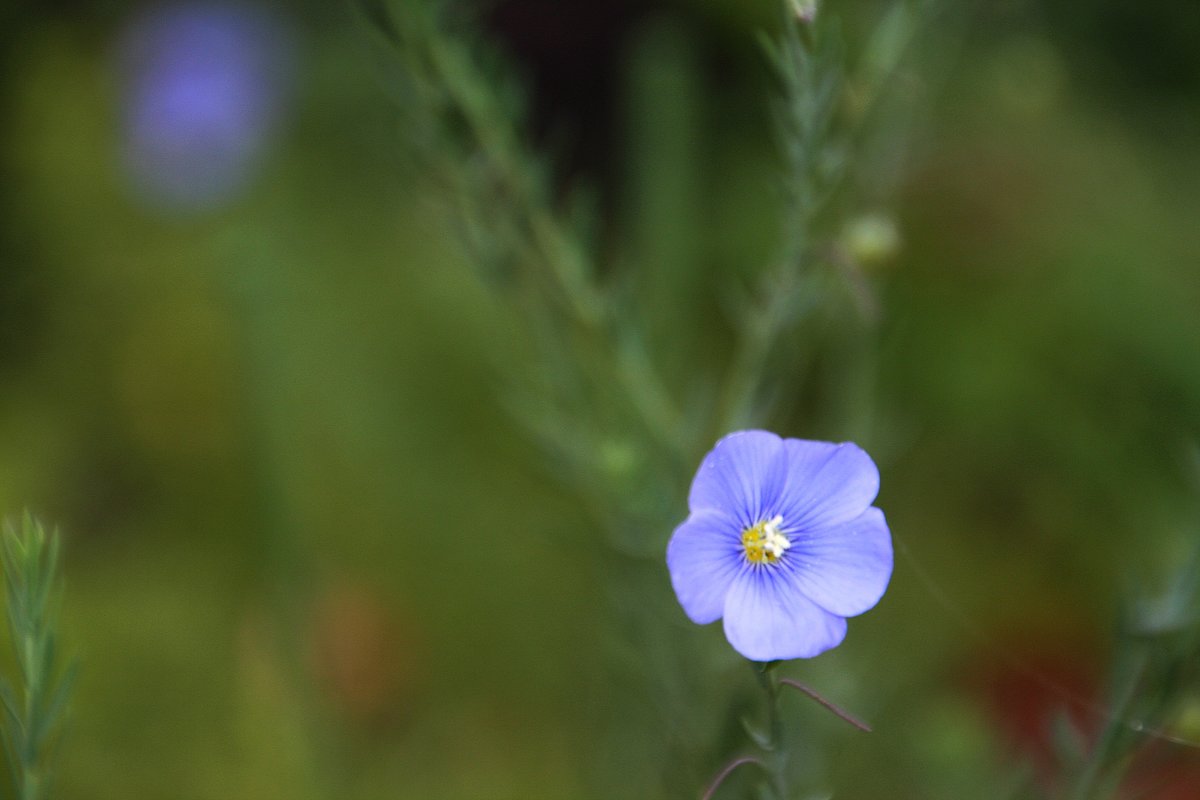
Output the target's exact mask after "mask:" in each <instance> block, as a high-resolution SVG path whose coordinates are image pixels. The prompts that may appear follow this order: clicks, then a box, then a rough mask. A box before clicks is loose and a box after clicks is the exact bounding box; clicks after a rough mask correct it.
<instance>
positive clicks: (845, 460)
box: [779, 439, 879, 531]
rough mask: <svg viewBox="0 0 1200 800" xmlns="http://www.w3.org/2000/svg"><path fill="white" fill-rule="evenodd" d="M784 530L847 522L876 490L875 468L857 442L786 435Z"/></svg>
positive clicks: (877, 479)
mask: <svg viewBox="0 0 1200 800" xmlns="http://www.w3.org/2000/svg"><path fill="white" fill-rule="evenodd" d="M783 446H784V451H785V453H786V454H787V456H786V461H787V473H786V477H785V483H784V485H785V487H786V488H785V489H784V491H783V493H782V496H781V497H780V501H779V513H780V514H781V515H782V516H783V520H784V529H785V530H788V531H793V530H801V531H804V530H812V529H817V528H822V527H827V526H830V525H837V524H839V523H843V522H849V521H850V520H852V519H854V518H855V517H857V516H858V515H860V514H862V512H863V511H865V510H866V509H867V507H868V506H870V505H871V502H872V501H873V500H874V499H875V495H877V494H878V493H879V469H878V468H877V467H876V466H875V462H874V461H872V460H871V457H870V456H869V455H867V454H866V453H865V452H863V450H862V448H860V447H859V446H858V445H856V444H852V443H850V442H846V443H844V444H831V443H829V442H810V441H806V440H803V439H785V440H784V442H783Z"/></svg>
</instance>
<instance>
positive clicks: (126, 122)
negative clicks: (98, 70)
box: [118, 2, 292, 210]
mask: <svg viewBox="0 0 1200 800" xmlns="http://www.w3.org/2000/svg"><path fill="white" fill-rule="evenodd" d="M289 32H290V31H289V26H288V24H287V22H286V20H284V19H283V18H281V17H280V16H279V15H277V14H275V13H273V12H269V11H267V10H266V9H263V8H259V7H254V6H250V5H239V4H234V3H216V2H188V3H173V4H170V5H163V6H155V7H152V8H149V9H147V10H146V11H144V12H143V13H141V14H140V15H138V16H136V17H134V18H133V19H131V20H130V22H129V23H128V25H127V26H126V28H125V30H124V32H123V33H122V34H121V37H120V40H119V42H118V47H119V62H120V68H121V82H122V86H121V89H122V109H121V111H122V150H123V152H122V157H123V161H124V167H125V169H126V171H127V173H128V178H129V180H130V182H131V183H132V184H133V187H134V189H135V191H136V192H137V193H138V194H139V195H140V196H141V197H142V199H143V200H144V201H146V202H147V203H149V204H152V205H154V206H156V207H162V206H166V207H169V208H172V209H175V210H195V209H203V208H211V207H213V206H216V205H219V204H221V203H222V202H224V201H226V200H228V199H230V198H231V197H232V196H234V195H235V194H236V193H237V192H238V190H240V189H242V188H243V187H244V186H245V185H246V183H247V182H248V181H249V179H250V178H251V177H252V176H253V173H254V171H255V168H256V167H257V166H258V164H259V162H260V161H261V158H262V156H263V154H264V152H265V150H266V147H267V145H268V143H269V142H270V140H271V138H272V134H273V133H274V132H275V130H276V128H277V123H278V121H279V117H280V114H281V112H282V111H283V108H284V105H285V101H286V95H287V93H288V88H289V86H288V84H289V80H288V79H289V73H290V72H291V66H292V58H291V52H290V50H291V47H290V40H291V37H290V35H289Z"/></svg>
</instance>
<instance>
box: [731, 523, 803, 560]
mask: <svg viewBox="0 0 1200 800" xmlns="http://www.w3.org/2000/svg"><path fill="white" fill-rule="evenodd" d="M782 524H783V517H781V516H779V515H776V516H775V517H774V518H773V519H768V520H763V521H762V522H760V523H758V524H757V525H755V526H754V527H752V528H746V530H744V531H742V548H743V549H744V550H745V551H746V560H747V561H749V562H750V563H751V564H774V563H775V562H777V561H778V560H779V559H780V558H781V557H783V551H784V550H787V549H788V548H789V547H791V546H792V543H791V542H790V541H789V540H788V538H787V537H786V536H784V535H783V532H782V531H780V530H779V526H780V525H782Z"/></svg>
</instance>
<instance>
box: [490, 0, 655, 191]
mask: <svg viewBox="0 0 1200 800" xmlns="http://www.w3.org/2000/svg"><path fill="white" fill-rule="evenodd" d="M661 9H662V4H661V3H656V2H653V0H652V1H651V2H644V3H635V2H632V0H612V2H608V3H563V2H561V0H509V2H500V3H497V4H496V6H495V7H494V8H493V9H491V11H490V12H489V13H488V15H487V25H488V28H489V29H490V31H491V32H492V33H493V34H494V35H496V36H497V37H498V38H499V39H500V40H501V41H502V42H503V43H504V46H505V48H506V49H507V50H508V51H509V52H510V53H511V54H512V56H513V57H514V58H515V59H516V61H517V62H518V63H519V65H520V67H521V68H522V69H523V70H524V71H525V72H526V73H527V74H528V76H529V79H530V80H529V85H530V92H531V98H530V99H531V104H530V105H531V116H532V119H531V120H530V124H531V127H532V134H533V136H534V137H535V139H536V140H537V141H538V142H539V143H540V144H549V145H550V146H551V147H552V148H554V149H556V150H559V153H558V155H561V156H562V158H563V163H562V166H563V167H564V168H565V170H566V172H567V173H568V174H574V173H577V172H585V173H589V174H591V175H605V174H608V173H609V172H610V167H611V166H612V163H611V162H612V155H613V147H612V144H613V134H614V132H615V131H614V126H613V117H614V113H615V108H616V101H617V96H618V89H619V85H620V80H621V76H620V61H621V55H622V50H623V47H624V44H625V42H626V41H628V38H629V36H630V34H631V32H632V31H633V30H635V29H636V28H637V26H638V24H639V23H640V22H641V21H643V20H644V19H646V17H647V16H649V15H650V14H651V13H653V12H654V11H656V10H661Z"/></svg>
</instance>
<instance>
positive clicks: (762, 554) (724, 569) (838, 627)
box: [667, 431, 892, 661]
mask: <svg viewBox="0 0 1200 800" xmlns="http://www.w3.org/2000/svg"><path fill="white" fill-rule="evenodd" d="M878 491H879V470H878V469H877V468H876V467H875V463H874V462H873V461H871V458H870V456H868V455H867V454H866V453H864V452H863V451H862V450H861V449H860V448H859V447H858V446H856V445H853V444H849V443H847V444H831V443H829V442H811V441H805V440H802V439H781V438H780V437H778V436H776V435H775V434H773V433H769V432H767V431H741V432H738V433H731V434H729V435H728V436H726V437H725V438H723V439H721V441H719V442H717V445H716V447H714V448H713V449H712V452H710V453H709V454H708V455H707V456H705V458H704V462H703V463H702V464H701V465H700V469H699V471H697V473H696V477H695V479H694V480H693V481H692V490H691V494H690V495H689V496H688V508H689V510H690V512H691V513H690V515H689V516H688V518H687V520H686V521H684V522H683V524H681V525H680V526H679V527H678V528H676V529H675V533H674V534H673V535H672V536H671V542H670V544H668V545H667V568H668V569H669V570H670V572H671V584H672V586H674V588H675V594H676V596H677V597H678V598H679V603H680V605H682V606H683V610H684V611H685V612H686V613H687V615H688V617H690V618H691V620H692V621H693V622H696V623H699V624H702V625H705V624H708V623H710V622H715V621H717V620H718V619H721V618H722V617H723V618H724V620H725V637H726V638H727V639H729V643H730V644H731V645H733V648H734V649H735V650H737V651H738V652H739V653H741V654H742V655H743V656H745V657H746V658H749V659H751V660H754V661H776V660H783V659H788V658H811V657H812V656H815V655H818V654H820V653H823V652H825V651H826V650H829V649H830V648H833V647H836V646H837V645H838V644H840V643H841V641H842V639H844V638H845V636H846V617H853V616H855V615H857V614H861V613H863V612H864V611H867V610H868V609H870V608H872V607H873V606H874V605H875V604H876V603H878V602H879V598H880V597H882V596H883V592H884V590H885V589H886V588H887V584H888V580H889V579H890V578H891V575H892V539H891V534H890V532H889V531H888V526H887V522H886V521H885V520H884V517H883V512H882V511H880V510H879V509H878V508H875V507H874V506H872V505H871V503H872V502H873V501H874V500H875V495H876V493H878Z"/></svg>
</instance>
